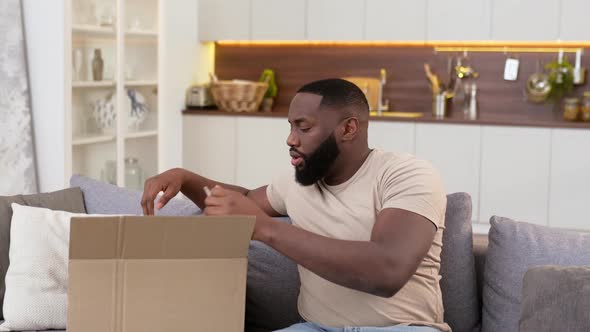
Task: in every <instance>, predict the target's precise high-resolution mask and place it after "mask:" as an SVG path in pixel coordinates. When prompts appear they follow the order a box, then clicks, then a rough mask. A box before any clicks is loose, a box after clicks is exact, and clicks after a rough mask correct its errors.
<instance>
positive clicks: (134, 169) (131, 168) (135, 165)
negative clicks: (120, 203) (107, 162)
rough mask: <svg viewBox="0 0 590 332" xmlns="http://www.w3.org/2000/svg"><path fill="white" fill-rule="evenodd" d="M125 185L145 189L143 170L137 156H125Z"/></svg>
mask: <svg viewBox="0 0 590 332" xmlns="http://www.w3.org/2000/svg"><path fill="white" fill-rule="evenodd" d="M125 186H126V187H127V188H130V189H135V190H143V170H142V169H141V167H140V166H139V160H138V159H137V158H133V157H127V158H125Z"/></svg>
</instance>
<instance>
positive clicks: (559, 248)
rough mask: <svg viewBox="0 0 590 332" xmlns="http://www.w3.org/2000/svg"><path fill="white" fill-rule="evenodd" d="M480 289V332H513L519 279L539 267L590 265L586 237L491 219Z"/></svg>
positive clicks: (589, 239)
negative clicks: (481, 316) (481, 295)
mask: <svg viewBox="0 0 590 332" xmlns="http://www.w3.org/2000/svg"><path fill="white" fill-rule="evenodd" d="M490 223H491V228H490V233H489V248H488V253H487V257H486V264H485V272H484V289H483V332H516V331H518V321H519V318H520V309H521V292H522V283H523V278H524V275H525V273H526V271H527V270H529V269H530V268H532V267H534V266H539V265H562V266H580V265H590V250H588V248H590V234H584V233H578V232H573V231H566V230H560V229H556V228H550V227H547V226H539V225H533V224H528V223H523V222H516V221H513V220H511V219H508V218H502V217H496V216H494V217H492V218H491V220H490Z"/></svg>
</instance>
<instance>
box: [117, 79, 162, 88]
mask: <svg viewBox="0 0 590 332" xmlns="http://www.w3.org/2000/svg"><path fill="white" fill-rule="evenodd" d="M157 85H158V81H157V80H138V81H126V82H125V86H126V87H131V86H157Z"/></svg>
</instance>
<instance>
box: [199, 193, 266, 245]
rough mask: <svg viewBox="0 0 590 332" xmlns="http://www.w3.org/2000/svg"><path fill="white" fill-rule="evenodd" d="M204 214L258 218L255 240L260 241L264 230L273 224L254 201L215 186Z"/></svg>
mask: <svg viewBox="0 0 590 332" xmlns="http://www.w3.org/2000/svg"><path fill="white" fill-rule="evenodd" d="M205 206H206V207H205V209H204V210H203V213H204V214H205V215H208V216H228V215H247V216H256V226H255V227H254V234H253V236H252V238H253V239H254V240H258V239H260V237H261V236H262V230H263V229H264V228H265V227H266V226H268V224H269V223H270V222H271V221H270V218H269V217H268V215H267V214H265V213H264V211H262V209H261V208H260V207H259V206H258V205H257V204H256V202H254V201H253V200H252V199H250V198H248V197H246V196H244V195H243V194H242V193H239V192H237V191H234V190H230V189H226V188H223V187H221V186H215V187H213V189H212V190H211V195H210V196H209V197H207V198H206V199H205Z"/></svg>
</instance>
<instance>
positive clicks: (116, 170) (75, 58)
mask: <svg viewBox="0 0 590 332" xmlns="http://www.w3.org/2000/svg"><path fill="white" fill-rule="evenodd" d="M65 9H66V15H65V17H66V22H65V26H66V37H65V46H66V51H65V57H66V66H65V70H66V74H65V78H66V127H65V129H66V133H69V134H66V177H67V178H69V176H71V175H72V174H82V175H85V176H88V177H91V178H95V179H98V180H102V181H106V182H111V183H113V184H116V185H118V186H125V187H130V188H133V189H141V188H143V181H144V180H145V178H147V177H149V176H152V175H154V174H155V173H157V172H158V171H159V167H158V160H159V159H158V158H159V156H158V145H159V143H158V138H159V137H161V135H160V132H159V131H160V130H159V122H160V121H159V117H160V115H159V108H160V107H159V104H160V98H158V90H159V87H160V86H159V85H160V82H159V80H158V64H159V61H158V57H159V42H160V41H159V17H160V0H66V6H65ZM96 50H100V53H101V57H102V59H103V71H102V79H97V77H94V74H93V59H94V58H95V52H96ZM131 160H137V164H135V165H131V163H128V162H129V161H131ZM137 174H139V175H137Z"/></svg>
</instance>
